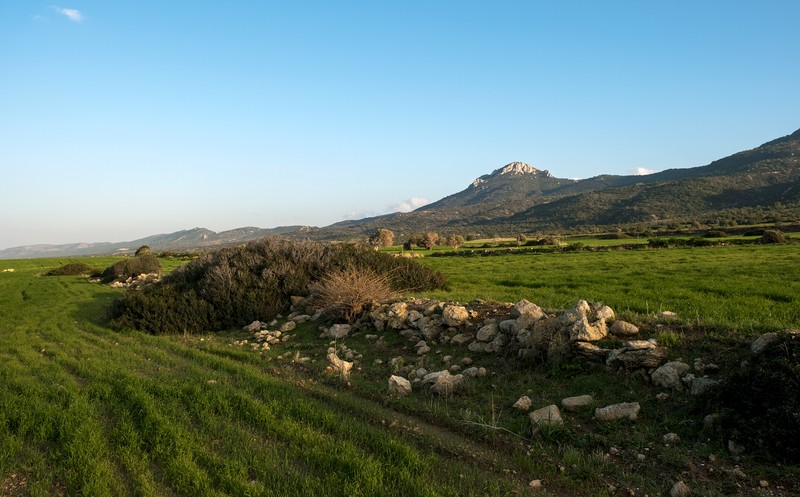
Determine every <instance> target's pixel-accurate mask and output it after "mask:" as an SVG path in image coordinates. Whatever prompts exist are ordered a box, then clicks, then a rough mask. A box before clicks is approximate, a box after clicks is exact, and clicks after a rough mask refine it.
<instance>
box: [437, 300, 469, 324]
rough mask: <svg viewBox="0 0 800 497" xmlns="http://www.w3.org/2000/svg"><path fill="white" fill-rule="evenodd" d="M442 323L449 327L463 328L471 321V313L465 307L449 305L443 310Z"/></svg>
mask: <svg viewBox="0 0 800 497" xmlns="http://www.w3.org/2000/svg"><path fill="white" fill-rule="evenodd" d="M442 321H443V322H444V323H445V324H446V325H447V326H453V327H459V326H463V325H464V324H466V323H467V321H469V311H467V308H466V307H464V306H463V305H448V306H446V307H445V308H444V309H443V310H442Z"/></svg>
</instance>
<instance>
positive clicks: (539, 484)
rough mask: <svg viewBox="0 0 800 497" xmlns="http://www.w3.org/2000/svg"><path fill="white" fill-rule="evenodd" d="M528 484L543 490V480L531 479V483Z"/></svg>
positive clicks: (535, 488)
mask: <svg viewBox="0 0 800 497" xmlns="http://www.w3.org/2000/svg"><path fill="white" fill-rule="evenodd" d="M528 486H529V487H531V488H532V489H534V490H541V488H542V480H531V481H530V483H528Z"/></svg>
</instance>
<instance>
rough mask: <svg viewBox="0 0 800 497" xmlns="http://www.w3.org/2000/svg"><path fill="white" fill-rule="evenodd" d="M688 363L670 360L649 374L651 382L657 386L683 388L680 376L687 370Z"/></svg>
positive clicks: (674, 388)
mask: <svg viewBox="0 0 800 497" xmlns="http://www.w3.org/2000/svg"><path fill="white" fill-rule="evenodd" d="M689 369H690V368H689V365H688V364H686V363H685V362H680V361H672V362H668V363H666V364H664V365H663V366H661V367H659V368H658V369H656V370H655V371H653V373H652V374H651V375H650V379H651V380H652V381H653V384H654V385H656V386H659V387H664V388H671V389H673V390H683V383H682V382H681V378H682V377H683V376H684V375H686V373H688V372H689Z"/></svg>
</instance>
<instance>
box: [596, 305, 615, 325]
mask: <svg viewBox="0 0 800 497" xmlns="http://www.w3.org/2000/svg"><path fill="white" fill-rule="evenodd" d="M614 318H616V314H614V310H613V309H612V308H610V307H609V306H607V305H604V306H601V307H600V308H598V309H595V310H594V319H595V320H596V321H603V322H605V323H608V322H610V321H613V320H614Z"/></svg>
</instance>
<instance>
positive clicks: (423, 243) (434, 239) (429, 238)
mask: <svg viewBox="0 0 800 497" xmlns="http://www.w3.org/2000/svg"><path fill="white" fill-rule="evenodd" d="M437 243H439V235H438V234H437V233H435V232H433V231H429V232H427V233H425V234H424V235H422V237H421V238H420V239H419V241H417V245H418V246H419V247H420V248H424V249H426V250H430V249H432V248H433V247H434V245H436V244H437Z"/></svg>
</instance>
